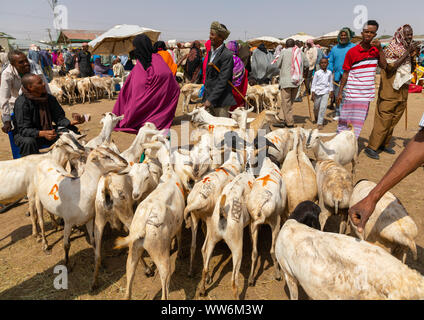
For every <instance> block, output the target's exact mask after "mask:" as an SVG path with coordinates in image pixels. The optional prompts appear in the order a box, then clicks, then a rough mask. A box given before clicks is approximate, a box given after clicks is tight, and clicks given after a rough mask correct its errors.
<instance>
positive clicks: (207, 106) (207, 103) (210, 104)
mask: <svg viewBox="0 0 424 320" xmlns="http://www.w3.org/2000/svg"><path fill="white" fill-rule="evenodd" d="M203 106H204V107H205V108H206V109H209V108H210V107H211V106H212V103H210V101H209V100H206V101H205V103H204V104H203Z"/></svg>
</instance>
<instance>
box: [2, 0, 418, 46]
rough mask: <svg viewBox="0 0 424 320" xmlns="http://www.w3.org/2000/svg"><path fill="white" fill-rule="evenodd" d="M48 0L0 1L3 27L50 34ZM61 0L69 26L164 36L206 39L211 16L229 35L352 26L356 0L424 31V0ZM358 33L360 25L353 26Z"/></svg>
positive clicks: (36, 36) (316, 32)
mask: <svg viewBox="0 0 424 320" xmlns="http://www.w3.org/2000/svg"><path fill="white" fill-rule="evenodd" d="M48 2H49V1H48V0H13V1H4V0H2V3H1V10H0V32H6V33H8V34H10V35H12V36H14V37H15V38H18V39H31V40H47V39H48V32H47V29H48V28H50V29H52V33H53V34H54V30H53V12H52V9H51V8H50V6H49V3H48ZM406 3H407V6H406V5H405V6H402V5H401V4H399V2H398V1H393V0H387V1H384V0H369V1H365V0H356V1H352V0H321V1H310V0H295V1H286V0H243V1H240V0H213V1H200V0H179V1H176V0H172V1H171V0H161V1H158V0H121V1H109V0H107V1H106V0H59V1H58V4H60V5H64V6H66V8H67V10H68V28H69V29H87V30H104V31H106V30H108V29H109V28H111V27H113V26H114V25H117V24H137V25H140V26H143V27H149V28H152V29H157V30H159V31H161V32H162V33H161V36H160V38H159V39H161V40H165V41H166V40H170V39H177V40H178V41H191V40H195V39H197V40H206V39H208V37H209V27H210V23H211V22H212V21H215V20H217V21H219V22H220V23H223V24H224V25H226V26H227V28H228V29H229V30H230V31H231V34H230V37H229V40H239V39H240V40H246V39H251V38H255V37H259V36H273V37H277V38H286V37H288V36H290V35H292V34H295V33H297V32H305V33H307V34H310V35H312V36H320V35H323V34H325V33H328V32H331V31H335V30H339V29H340V28H341V27H344V26H348V27H351V28H354V26H355V23H354V21H355V18H356V19H358V14H355V13H354V8H355V6H357V5H364V6H365V7H366V9H367V12H368V18H369V19H375V20H377V21H378V22H379V23H380V30H379V34H380V35H383V34H389V35H393V33H394V32H395V31H396V29H397V28H398V27H400V26H401V25H403V24H406V23H409V24H411V26H412V27H413V29H414V33H415V34H424V18H423V15H422V14H423V12H424V1H423V0H409V1H407V2H405V4H406ZM355 31H356V32H357V33H360V30H355Z"/></svg>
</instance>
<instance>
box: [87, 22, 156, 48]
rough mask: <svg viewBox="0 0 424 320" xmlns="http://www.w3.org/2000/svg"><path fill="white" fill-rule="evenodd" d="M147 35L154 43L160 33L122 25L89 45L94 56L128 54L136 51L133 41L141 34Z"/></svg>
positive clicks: (135, 26)
mask: <svg viewBox="0 0 424 320" xmlns="http://www.w3.org/2000/svg"><path fill="white" fill-rule="evenodd" d="M143 33H144V34H145V35H147V36H148V37H149V38H150V40H152V42H156V41H157V40H158V38H159V35H160V33H161V32H160V31H158V30H153V29H149V28H144V27H140V26H137V25H128V24H122V25H117V26H114V27H113V28H112V29H109V30H108V31H106V32H105V33H103V34H102V35H100V36H99V37H97V38H96V39H94V40H93V41H90V42H89V43H88V45H89V47H90V51H91V53H92V54H114V55H120V54H128V53H129V52H130V51H132V50H133V49H134V46H133V44H132V41H133V40H134V38H135V36H137V35H139V34H143Z"/></svg>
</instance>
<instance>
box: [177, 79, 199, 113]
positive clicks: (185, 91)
mask: <svg viewBox="0 0 424 320" xmlns="http://www.w3.org/2000/svg"><path fill="white" fill-rule="evenodd" d="M201 88H202V85H201V84H195V83H187V84H185V85H183V86H182V88H181V94H182V96H183V97H184V100H183V114H186V113H188V112H189V111H190V108H189V104H190V101H191V100H199V99H200V98H199V92H200V89H201Z"/></svg>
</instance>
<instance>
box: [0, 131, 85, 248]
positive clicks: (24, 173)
mask: <svg viewBox="0 0 424 320" xmlns="http://www.w3.org/2000/svg"><path fill="white" fill-rule="evenodd" d="M83 137H84V136H79V137H78V138H79V139H81V138H83ZM84 151H85V150H84V148H83V147H82V146H81V144H80V143H79V142H78V140H77V139H75V137H74V135H72V134H70V133H62V134H61V135H60V137H59V139H58V140H57V141H56V143H55V144H54V145H52V146H51V147H50V149H49V152H47V153H44V154H34V155H29V156H26V157H24V158H20V159H15V160H8V161H0V176H1V177H2V179H1V184H0V204H7V203H11V202H16V201H17V200H19V199H22V198H23V197H25V196H27V197H28V207H29V213H30V217H31V221H32V236H33V237H35V238H38V237H39V233H38V230H37V214H36V211H35V196H34V192H35V187H36V185H35V184H34V181H33V178H34V174H35V171H36V168H37V165H38V163H40V162H41V161H43V160H45V159H50V160H51V161H52V162H54V163H56V164H57V165H58V166H60V167H61V168H62V169H63V168H64V167H65V165H66V163H67V161H68V160H70V159H73V158H75V157H80V156H81V154H83V153H84ZM44 249H45V250H46V249H47V247H46V246H44Z"/></svg>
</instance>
